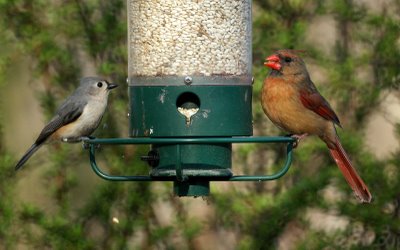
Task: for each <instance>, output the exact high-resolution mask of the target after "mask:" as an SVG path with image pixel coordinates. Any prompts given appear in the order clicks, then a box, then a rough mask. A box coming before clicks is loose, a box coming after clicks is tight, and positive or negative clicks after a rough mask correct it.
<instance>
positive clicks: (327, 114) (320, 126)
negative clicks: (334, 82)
mask: <svg viewBox="0 0 400 250" xmlns="http://www.w3.org/2000/svg"><path fill="white" fill-rule="evenodd" d="M264 65H265V66H267V67H269V68H271V69H272V70H271V72H270V74H269V75H268V76H267V78H266V79H265V80H264V85H263V89H262V95H261V102H262V107H263V110H264V112H265V114H266V115H267V116H268V118H269V119H270V120H271V121H272V122H273V123H274V124H275V125H276V126H278V127H279V128H281V129H283V130H285V131H287V132H289V133H291V134H294V135H295V136H294V137H296V138H298V139H300V138H302V137H304V136H307V135H317V136H319V138H321V140H323V141H324V142H325V143H326V145H327V146H328V148H329V151H330V153H331V156H332V158H333V159H334V160H335V162H336V164H337V165H338V167H339V169H340V171H342V174H343V175H344V178H345V179H346V181H347V182H348V183H349V185H350V187H351V188H352V189H353V191H354V192H355V194H356V196H357V198H358V199H359V200H360V201H361V202H364V203H370V202H371V199H372V196H371V193H370V192H369V191H368V188H367V186H366V185H365V184H364V182H363V180H362V179H361V178H360V176H359V175H358V174H357V172H356V170H355V169H354V167H353V166H352V164H351V162H350V160H349V157H348V156H347V154H346V152H345V151H344V149H343V147H342V145H341V144H340V141H339V138H338V136H337V134H336V128H335V124H336V125H338V126H340V127H341V125H340V121H339V118H338V117H337V115H336V114H335V112H334V111H333V110H332V108H331V106H330V105H329V103H328V102H327V101H326V100H325V98H324V97H322V96H321V94H320V93H319V92H318V90H317V88H316V87H315V85H314V83H313V82H312V81H311V79H310V76H309V74H308V71H307V68H306V65H305V63H304V61H303V60H302V59H301V58H300V57H299V56H298V55H297V53H296V51H292V50H278V51H277V52H276V53H275V54H273V55H271V56H269V57H267V58H266V62H265V63H264Z"/></svg>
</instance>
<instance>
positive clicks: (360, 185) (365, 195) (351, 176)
mask: <svg viewBox="0 0 400 250" xmlns="http://www.w3.org/2000/svg"><path fill="white" fill-rule="evenodd" d="M329 150H330V153H331V156H332V158H333V159H334V160H335V162H336V164H337V165H338V167H339V169H340V171H341V172H342V174H343V176H344V178H345V179H346V181H347V183H349V185H350V187H351V188H352V189H353V191H354V192H355V194H356V196H357V198H358V199H359V200H360V201H361V202H363V203H370V202H371V200H372V195H371V193H370V192H369V190H368V187H367V185H365V183H364V181H363V180H362V179H361V177H360V176H359V175H358V173H357V171H356V170H355V169H354V167H353V166H352V164H351V162H350V160H349V158H348V156H347V154H346V152H345V151H344V149H343V147H342V145H341V144H340V141H339V139H338V138H337V137H336V142H335V148H334V149H332V148H330V149H329Z"/></svg>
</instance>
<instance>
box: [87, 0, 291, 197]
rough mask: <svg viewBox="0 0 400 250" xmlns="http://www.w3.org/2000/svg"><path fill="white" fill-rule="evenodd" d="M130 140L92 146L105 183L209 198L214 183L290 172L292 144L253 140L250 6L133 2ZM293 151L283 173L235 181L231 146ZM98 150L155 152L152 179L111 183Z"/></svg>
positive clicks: (216, 0)
mask: <svg viewBox="0 0 400 250" xmlns="http://www.w3.org/2000/svg"><path fill="white" fill-rule="evenodd" d="M127 8H128V55H129V58H128V64H129V69H128V72H129V76H128V85H129V100H130V112H129V114H130V116H129V124H130V129H129V136H130V138H110V139H92V140H88V141H86V142H85V143H87V144H88V145H89V146H90V159H91V165H92V167H93V169H94V171H95V172H96V173H97V174H98V175H100V176H101V177H102V178H105V179H107V180H117V181H126V180H128V181H173V182H174V190H175V193H176V194H177V195H180V196H203V195H208V194H209V182H210V181H212V180H214V181H215V180H216V181H218V180H219V181H221V180H222V181H248V180H257V181H264V180H272V179H276V178H279V177H280V176H282V175H283V174H284V173H286V171H287V170H288V168H289V166H290V162H291V152H292V143H293V139H291V138H288V137H253V136H252V106H251V104H252V74H251V71H252V67H251V65H252V45H251V43H252V35H251V34H252V28H251V27H252V23H251V0H243V1H225V0H202V1H172V0H165V1H153V0H150V1H148V0H128V2H127ZM271 142H273V143H288V147H287V160H286V163H285V165H284V167H283V168H282V169H281V171H280V172H279V173H277V174H275V175H270V176H234V175H233V173H232V170H231V166H232V143H271ZM96 144H149V145H151V149H150V151H149V153H148V155H145V156H143V157H142V159H143V160H145V161H147V163H148V164H149V166H150V167H151V170H150V174H149V175H148V176H110V175H108V174H105V173H104V172H103V171H101V170H100V169H99V167H98V166H97V164H96V161H95V150H96V147H95V146H94V145H96Z"/></svg>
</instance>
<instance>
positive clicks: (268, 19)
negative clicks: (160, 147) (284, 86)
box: [0, 0, 400, 249]
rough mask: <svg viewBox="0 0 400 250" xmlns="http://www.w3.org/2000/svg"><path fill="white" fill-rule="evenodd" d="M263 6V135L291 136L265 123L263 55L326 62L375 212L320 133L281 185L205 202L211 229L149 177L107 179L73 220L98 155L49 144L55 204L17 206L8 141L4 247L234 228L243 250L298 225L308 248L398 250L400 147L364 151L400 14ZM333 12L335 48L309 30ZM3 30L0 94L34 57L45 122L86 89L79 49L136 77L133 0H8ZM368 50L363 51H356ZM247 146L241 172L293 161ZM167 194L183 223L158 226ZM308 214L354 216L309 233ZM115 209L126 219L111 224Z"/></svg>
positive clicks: (0, 203)
mask: <svg viewBox="0 0 400 250" xmlns="http://www.w3.org/2000/svg"><path fill="white" fill-rule="evenodd" d="M253 3H254V5H255V8H254V11H253V12H254V16H253V64H254V66H253V73H254V77H255V84H254V105H253V107H254V108H253V112H254V114H253V117H254V127H255V128H256V129H257V130H258V131H261V132H260V133H263V134H264V131H267V130H268V131H272V132H273V133H281V132H280V131H279V130H277V129H275V128H273V126H271V124H270V123H268V122H267V118H266V117H265V116H264V114H263V113H262V110H261V108H260V105H259V94H260V90H261V85H262V82H263V79H264V77H265V75H266V73H267V71H266V70H265V68H264V67H263V66H262V65H263V60H264V58H265V56H267V55H269V54H271V52H272V51H274V50H275V49H279V48H292V49H304V50H306V51H307V53H306V54H305V60H306V62H308V61H311V62H313V63H314V64H315V63H316V62H318V65H317V66H319V67H321V68H323V69H325V70H326V73H327V75H328V79H329V82H326V83H317V85H319V84H325V85H324V87H323V88H320V89H321V91H322V92H323V94H324V95H325V96H326V97H327V99H328V100H336V102H335V106H336V107H337V109H338V110H337V113H339V114H340V117H341V120H342V122H343V121H344V124H345V131H342V130H340V131H339V135H340V137H341V139H342V143H343V146H344V148H346V150H347V151H348V153H349V154H350V155H351V156H352V159H353V161H354V163H355V165H356V166H357V169H359V172H360V174H361V175H362V176H363V178H364V180H365V181H366V183H368V184H369V187H370V190H371V191H372V193H373V195H374V196H375V199H374V202H373V204H371V205H368V206H363V205H360V204H356V203H353V202H350V200H351V194H350V190H349V188H348V187H347V184H346V183H345V181H344V180H343V179H342V178H341V177H340V174H339V172H338V171H337V170H336V168H335V166H334V163H333V162H332V161H331V160H330V159H329V158H328V154H327V151H326V149H325V145H323V143H322V142H319V141H318V140H312V139H310V140H309V141H307V143H304V144H302V145H301V146H300V147H299V148H298V149H297V150H296V154H295V158H294V164H293V167H292V168H291V170H290V172H289V173H288V174H287V175H286V176H285V177H284V178H282V179H281V180H279V181H277V182H276V183H275V184H274V185H272V186H271V185H270V184H268V183H255V184H249V185H248V186H246V188H245V189H247V191H243V190H242V189H240V188H232V189H230V190H229V191H219V190H213V194H212V196H211V197H210V199H209V201H208V202H209V203H210V206H213V207H215V215H214V218H215V221H214V222H213V223H212V224H206V223H204V222H198V221H196V220H194V219H193V218H192V216H190V215H189V214H190V213H191V211H190V210H187V208H185V206H184V202H182V201H180V200H179V199H177V198H174V197H171V195H170V193H171V192H172V191H171V187H170V186H166V188H165V189H166V190H167V191H163V190H164V189H163V188H161V191H160V190H158V189H160V188H156V189H154V186H155V184H143V183H108V182H107V183H106V182H101V184H99V185H97V187H96V190H95V191H93V193H92V195H91V196H90V198H89V199H87V201H86V202H85V204H84V207H83V208H82V209H80V210H79V211H76V212H75V213H72V212H71V207H72V204H71V202H73V201H74V199H73V197H71V192H72V191H71V190H72V189H73V188H74V187H76V186H77V185H78V183H79V180H78V176H77V175H76V173H75V171H74V170H75V165H79V164H81V163H82V162H85V161H87V155H86V152H81V151H78V149H77V148H71V147H69V146H68V145H62V146H60V147H58V146H51V147H50V146H49V147H50V153H49V154H51V156H50V157H49V159H50V161H49V163H48V164H50V165H51V170H49V171H47V172H46V173H45V176H43V178H44V181H45V182H46V185H48V187H49V195H50V196H52V199H53V201H54V203H55V204H56V207H57V208H56V209H55V211H54V212H53V213H51V214H46V213H45V212H44V211H42V210H41V209H39V208H38V207H36V206H34V205H33V204H30V203H23V204H22V205H21V204H19V206H18V207H17V206H16V205H17V204H16V202H15V200H14V198H13V197H14V196H15V195H16V194H15V183H16V181H15V178H18V176H16V175H14V173H13V167H12V166H13V163H14V162H15V160H16V157H17V156H12V155H11V154H10V153H9V152H8V151H7V149H6V148H4V147H3V146H2V144H0V197H1V199H0V249H2V247H4V248H5V249H17V247H18V246H19V245H20V244H21V243H23V244H25V245H27V246H29V247H30V248H32V249H33V248H35V249H45V248H49V249H129V248H130V247H131V246H130V245H129V241H130V239H131V238H132V237H133V236H134V235H138V234H144V235H146V237H144V240H143V241H142V245H141V247H142V248H144V249H147V248H149V249H152V248H162V249H179V248H180V247H177V246H175V245H174V244H173V241H172V240H171V238H174V237H176V235H177V234H178V233H180V234H181V235H182V237H184V240H183V241H184V242H186V245H185V248H188V249H196V242H195V241H194V239H195V237H196V236H197V235H198V234H199V233H201V232H202V231H204V230H207V229H210V228H222V229H226V230H231V231H233V232H235V234H236V236H237V237H238V246H237V248H239V249H275V248H276V247H277V240H278V238H279V237H280V235H281V234H282V233H283V232H284V231H285V230H286V229H287V227H288V225H289V224H290V223H292V222H296V223H297V224H299V225H300V227H301V228H302V229H304V231H305V236H304V237H303V238H302V240H301V241H300V243H298V245H297V248H298V249H349V248H351V249H399V248H400V236H399V235H400V181H399V180H400V178H398V176H399V166H400V156H399V155H400V154H399V153H400V152H397V153H396V154H393V155H392V156H391V157H389V158H388V159H385V160H377V159H375V158H374V156H372V155H371V154H370V153H369V152H368V151H367V150H366V149H364V145H363V136H364V134H363V133H364V132H363V129H364V128H365V122H366V120H367V119H368V117H369V115H370V114H371V112H373V111H374V110H376V107H377V106H378V105H379V103H380V102H381V101H382V98H381V96H382V95H381V94H382V93H384V92H387V91H399V84H400V77H399V68H400V60H399V58H400V49H399V35H400V25H399V22H398V16H394V15H393V14H392V15H389V14H387V13H385V11H383V12H379V13H377V12H370V11H369V10H368V8H366V7H365V6H363V5H361V4H360V3H358V1H357V2H356V1H352V0H339V1H320V0H316V1H311V0H283V1H278V0H269V1H268V0H255V1H253ZM392 5H393V6H392V7H393V9H397V10H400V2H399V1H397V0H395V1H392ZM386 12H388V10H386ZM323 15H328V16H331V17H333V18H334V20H335V22H336V23H337V32H338V34H340V35H339V36H338V38H337V40H336V41H334V44H335V47H334V48H333V49H332V53H326V51H322V50H321V49H320V48H319V47H318V46H315V45H314V44H312V43H310V42H309V40H307V39H305V38H306V31H307V28H308V27H309V25H310V23H311V22H312V21H313V20H315V18H317V17H319V16H323ZM0 27H1V29H0V43H1V44H2V46H1V47H0V88H3V87H5V86H6V85H7V84H8V81H6V79H7V77H8V76H9V73H7V72H9V71H10V70H12V68H13V67H15V65H16V64H17V63H18V60H19V59H20V58H21V57H23V56H25V57H29V59H30V60H31V61H32V62H33V65H32V67H33V72H34V74H33V75H32V78H39V79H41V81H42V82H43V86H44V91H43V92H42V93H40V96H39V100H40V103H41V106H42V108H43V112H44V113H45V114H46V117H47V118H50V117H51V115H52V113H53V112H54V110H55V108H56V107H57V104H58V103H57V101H56V100H59V99H62V97H64V96H66V95H67V94H68V93H69V92H70V91H71V90H72V89H74V88H75V86H76V85H77V83H78V81H77V79H78V78H79V77H80V76H81V75H82V71H81V67H80V65H81V64H80V63H79V62H80V60H82V56H81V54H80V51H82V50H83V51H84V52H85V53H86V54H87V55H89V58H88V60H90V63H92V64H93V65H94V66H95V68H96V71H97V73H98V74H99V75H105V76H107V77H108V78H109V79H110V80H112V81H115V82H120V83H124V82H125V79H126V76H127V72H126V69H127V49H126V32H127V24H126V10H125V1H122V0H114V1H100V0H90V1H84V0H74V1H45V0H36V1H31V0H2V1H0ZM357 46H358V47H361V48H363V49H360V50H358V51H355V50H354V48H355V47H357ZM359 70H364V71H368V72H370V73H371V76H372V78H373V79H370V81H364V80H362V79H360V78H359V77H358V76H357V74H356V72H357V71H359ZM0 102H1V104H2V105H3V101H2V100H0ZM127 103H128V100H127V94H126V88H118V89H117V90H116V92H114V93H113V95H112V97H111V100H110V105H109V106H110V107H109V110H108V113H107V115H106V116H105V118H104V120H103V123H104V124H107V127H106V129H99V131H98V132H97V136H99V137H117V136H121V135H120V133H119V130H120V129H121V125H120V123H121V120H122V119H121V117H125V114H126V110H127V108H126V107H127ZM125 120H126V119H125ZM4 122H5V121H4V117H3V115H2V114H1V112H0V140H3V133H4V131H3V124H4ZM267 123H268V124H267ZM125 126H126V125H125ZM399 127H400V126H397V133H398V134H399V135H400V133H399V132H398V131H400V129H399ZM122 136H125V135H122ZM104 150H107V152H108V153H107V156H106V157H104V158H103V159H101V160H102V163H104V164H106V165H109V166H110V169H109V170H110V172H112V173H126V172H127V171H134V172H136V171H146V166H144V164H143V163H141V162H140V161H139V160H138V159H137V156H138V155H141V154H143V153H144V152H145V150H146V149H144V148H140V147H139V148H136V149H132V148H124V147H116V148H112V149H111V148H110V149H104ZM236 152H237V153H238V155H239V156H238V157H239V159H240V163H238V164H237V167H241V168H244V169H246V167H245V165H246V163H247V162H249V158H251V157H253V158H254V157H257V156H260V155H262V154H265V153H267V152H268V153H272V154H270V155H271V156H272V157H273V161H274V162H273V163H274V164H273V165H275V166H279V165H280V164H282V156H283V153H282V148H273V147H264V146H254V145H248V146H240V147H238V148H237V149H236ZM121 156H124V157H121ZM260 158H262V157H260ZM257 164H258V165H260V166H261V167H260V169H259V171H267V170H268V169H267V167H265V166H264V162H258V163H257ZM81 165H83V164H81ZM84 166H87V164H86V165H84ZM129 166H135V169H132V168H131V167H129ZM388 169H391V172H390V173H391V174H388V173H389V172H388ZM28 171H29V170H28ZM393 176H394V177H393ZM332 180H333V182H334V183H335V186H336V187H337V188H338V189H339V190H340V192H341V193H343V194H344V198H343V199H339V200H338V201H335V202H333V203H332V202H331V201H327V200H325V199H324V195H323V193H322V191H323V190H324V188H326V187H327V186H328V184H331V183H332ZM163 185H164V184H160V186H161V187H163ZM152 187H153V188H152ZM158 199H162V200H163V201H165V202H169V203H171V204H172V206H173V208H174V209H175V210H176V217H174V218H173V224H171V225H168V226H165V225H160V224H158V223H157V220H156V215H155V211H154V210H155V209H156V208H154V202H155V200H158ZM309 207H318V208H321V209H324V210H330V209H334V210H335V211H336V212H337V213H339V214H340V215H343V216H346V217H348V218H350V226H349V227H348V230H345V231H344V232H338V233H337V234H335V235H327V234H325V233H324V232H321V231H315V230H313V229H310V228H308V225H307V222H306V220H305V219H304V214H305V212H306V209H307V208H309ZM114 214H119V216H120V217H121V218H123V220H122V219H121V222H120V223H118V224H115V223H114V224H113V223H111V221H112V218H113V216H114ZM93 223H94V224H95V225H96V223H97V224H99V225H100V226H98V227H101V228H102V229H103V231H104V232H103V233H102V236H104V237H103V238H93V237H92V236H90V235H91V232H90V229H93V227H92V226H91V225H93ZM357 223H361V224H362V225H363V228H364V229H365V230H367V231H368V230H370V231H372V232H373V234H374V238H373V241H372V242H369V243H363V241H361V240H354V239H353V238H354V237H353V236H352V235H353V234H354V232H353V231H354V230H353V229H354V228H355V227H356V225H358V224H357ZM352 237H353V238H352ZM352 240H353V241H352ZM221 241H224V239H221ZM211 248H212V247H211ZM211 248H210V249H211Z"/></svg>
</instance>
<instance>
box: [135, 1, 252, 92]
mask: <svg viewBox="0 0 400 250" xmlns="http://www.w3.org/2000/svg"><path fill="white" fill-rule="evenodd" d="M251 25H252V24H251V0H240V1H239V0H163V1H159V0H128V29H129V30H128V34H129V35H128V47H129V78H130V84H132V85H136V84H139V85H141V84H145V85H146V84H152V83H153V84H154V81H152V80H149V81H141V80H137V79H154V77H156V78H157V77H161V78H164V77H166V78H170V77H172V78H174V77H179V78H180V77H185V76H191V77H194V79H196V77H200V78H210V77H211V78H212V77H216V78H218V79H220V78H221V77H222V78H226V79H240V80H239V82H237V81H236V80H235V81H236V84H238V83H239V84H251V63H252V60H251V32H252V31H251ZM180 83H182V84H184V82H180ZM228 84H229V83H228Z"/></svg>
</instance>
